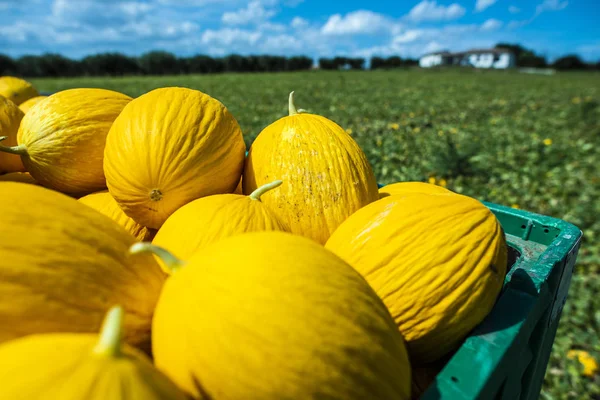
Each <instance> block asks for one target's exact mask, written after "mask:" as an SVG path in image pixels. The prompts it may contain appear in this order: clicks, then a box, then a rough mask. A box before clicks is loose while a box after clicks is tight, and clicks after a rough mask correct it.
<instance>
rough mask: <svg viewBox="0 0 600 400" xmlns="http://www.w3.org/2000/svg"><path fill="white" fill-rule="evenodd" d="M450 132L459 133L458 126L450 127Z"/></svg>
mask: <svg viewBox="0 0 600 400" xmlns="http://www.w3.org/2000/svg"><path fill="white" fill-rule="evenodd" d="M450 133H453V134H457V133H458V129H456V128H450Z"/></svg>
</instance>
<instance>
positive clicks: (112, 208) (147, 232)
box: [78, 190, 156, 241]
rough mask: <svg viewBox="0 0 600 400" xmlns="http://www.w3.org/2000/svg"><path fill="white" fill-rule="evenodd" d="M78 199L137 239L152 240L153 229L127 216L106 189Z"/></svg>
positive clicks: (154, 232)
mask: <svg viewBox="0 0 600 400" xmlns="http://www.w3.org/2000/svg"><path fill="white" fill-rule="evenodd" d="M78 201H79V202H81V203H83V204H85V205H86V206H90V207H92V208H93V209H95V210H96V211H100V212H101V213H102V214H104V215H106V216H107V217H109V218H110V219H112V220H113V221H115V222H116V223H117V224H119V225H121V226H122V227H123V228H125V230H126V231H127V232H129V233H131V234H132V235H133V237H135V238H136V239H137V240H139V241H145V240H146V241H147V240H152V238H154V235H155V234H156V231H155V230H154V229H148V228H146V227H145V226H141V225H140V224H138V223H137V222H135V221H134V220H133V219H131V218H130V217H128V216H127V215H126V214H125V213H124V212H123V210H121V207H119V205H118V204H117V202H116V201H115V199H114V198H113V197H112V196H111V195H110V193H109V192H108V190H104V191H101V192H96V193H91V194H88V195H87V196H83V197H81V198H79V200H78Z"/></svg>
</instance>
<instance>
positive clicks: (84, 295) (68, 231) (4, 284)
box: [0, 182, 166, 351]
mask: <svg viewBox="0 0 600 400" xmlns="http://www.w3.org/2000/svg"><path fill="white" fill-rule="evenodd" d="M0 193H2V200H1V201H2V218H0V238H2V240H0V255H1V256H0V299H3V301H0V327H1V329H0V342H4V341H7V340H11V339H15V338H18V337H21V336H25V335H29V334H33V333H46V332H88V333H90V332H97V331H98V329H99V328H100V325H101V322H102V319H103V318H104V313H105V312H106V310H107V309H108V308H109V307H111V306H113V305H115V304H121V305H122V306H123V309H124V310H125V311H126V312H127V314H128V316H127V318H126V320H125V329H126V333H125V340H126V341H127V342H128V343H130V344H133V345H135V346H138V347H140V348H142V349H145V350H146V351H148V350H149V343H150V323H151V320H152V315H153V313H154V307H155V305H156V302H157V300H158V296H159V294H160V290H161V288H162V284H163V282H164V279H165V277H166V274H165V273H164V272H163V271H162V269H161V267H160V265H159V264H158V263H157V262H156V260H155V259H154V257H152V256H147V255H140V256H131V255H128V249H129V247H130V246H131V245H132V244H134V243H136V240H135V239H134V238H133V237H132V236H131V235H130V234H129V233H128V232H126V231H125V230H124V229H123V228H122V227H120V226H119V225H118V224H117V223H115V222H114V221H112V220H111V219H110V218H108V217H106V216H105V215H102V214H101V213H99V212H98V211H96V210H93V209H91V208H90V207H88V206H86V205H84V204H81V203H79V202H78V201H77V200H75V199H73V198H71V197H69V196H67V195H64V194H62V193H58V192H56V191H53V190H50V189H46V188H43V187H40V186H35V185H29V184H25V183H15V182H0ZM6 299H10V301H7V300H6Z"/></svg>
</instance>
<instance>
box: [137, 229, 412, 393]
mask: <svg viewBox="0 0 600 400" xmlns="http://www.w3.org/2000/svg"><path fill="white" fill-rule="evenodd" d="M142 245H143V244H141V243H138V245H136V247H141V246H142ZM172 265H174V266H176V263H173V264H172ZM175 338H176V339H175ZM152 345H153V354H154V360H155V365H156V366H157V367H158V368H159V369H160V370H162V371H163V372H165V374H166V375H167V376H169V377H170V378H171V379H172V380H173V381H174V382H175V383H176V384H178V386H179V387H181V388H182V389H184V390H185V391H187V392H188V393H189V394H191V395H192V396H193V397H194V398H200V397H202V396H206V397H208V398H210V399H213V400H220V399H247V398H248V396H249V393H251V396H250V397H251V398H253V399H265V400H266V399H324V398H327V399H332V400H335V399H340V400H341V399H345V400H352V399H408V398H410V387H411V368H410V363H409V360H408V355H407V352H406V348H405V345H404V340H403V338H402V335H401V334H400V333H399V332H398V330H397V328H396V326H395V324H394V321H393V320H392V318H391V316H390V314H389V312H388V311H387V309H386V308H385V305H384V304H383V303H382V302H381V299H379V298H378V297H377V295H376V294H375V293H374V292H373V290H372V289H371V288H370V287H369V285H368V284H367V283H366V282H365V280H364V279H363V278H362V277H361V276H360V275H359V274H358V273H357V272H356V271H355V270H354V269H353V268H352V267H350V266H349V265H348V264H346V263H345V262H343V261H342V260H341V259H339V258H338V257H336V256H335V255H334V254H332V253H330V252H328V251H326V250H325V249H324V248H323V246H321V245H319V244H317V243H315V242H314V241H312V240H310V239H307V238H304V237H301V236H298V235H293V234H290V233H286V232H274V231H272V232H252V233H244V234H240V235H236V236H232V237H229V238H226V239H223V240H222V241H219V242H217V243H214V244H212V245H210V246H207V247H206V248H204V249H203V250H202V251H199V252H197V253H195V254H194V255H193V256H192V257H191V258H190V259H189V260H188V262H187V263H184V264H183V265H179V266H176V268H174V271H173V273H172V275H171V276H170V277H169V278H168V279H167V282H166V283H165V286H164V290H163V291H162V293H161V297H160V300H159V302H158V305H157V309H156V312H155V317H154V320H153V326H152Z"/></svg>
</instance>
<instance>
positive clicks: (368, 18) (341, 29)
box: [321, 10, 395, 35]
mask: <svg viewBox="0 0 600 400" xmlns="http://www.w3.org/2000/svg"><path fill="white" fill-rule="evenodd" d="M394 25H395V23H394V21H393V20H392V19H390V18H388V17H386V16H385V15H383V14H378V13H375V12H372V11H367V10H358V11H353V12H351V13H348V14H346V15H345V16H342V15H341V14H335V15H332V16H331V17H329V19H328V20H327V22H326V23H325V25H323V27H322V28H321V33H323V34H325V35H356V34H372V33H377V32H381V31H383V30H392V29H393V28H394Z"/></svg>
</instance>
